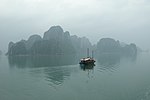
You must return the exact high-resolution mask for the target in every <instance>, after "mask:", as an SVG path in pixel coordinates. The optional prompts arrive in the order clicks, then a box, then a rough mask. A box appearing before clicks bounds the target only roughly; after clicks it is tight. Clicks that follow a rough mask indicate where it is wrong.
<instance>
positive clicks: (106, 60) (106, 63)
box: [97, 54, 120, 71]
mask: <svg viewBox="0 0 150 100" xmlns="http://www.w3.org/2000/svg"><path fill="white" fill-rule="evenodd" d="M97 61H98V65H99V66H98V67H99V71H115V69H116V68H117V67H118V64H119V62H120V55H117V54H103V55H99V56H98V57H97Z"/></svg>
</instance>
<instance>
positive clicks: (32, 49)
mask: <svg viewBox="0 0 150 100" xmlns="http://www.w3.org/2000/svg"><path fill="white" fill-rule="evenodd" d="M21 51H22V52H21ZM72 53H76V51H75V48H74V46H73V45H72V42H71V36H70V33H69V32H68V31H66V32H64V31H63V29H62V28H61V27H60V26H52V27H51V28H50V29H49V30H48V31H46V32H45V33H44V36H43V38H41V36H39V35H32V36H30V37H29V39H28V40H21V41H19V42H17V43H13V42H10V43H9V46H8V53H7V54H8V55H52V54H72Z"/></svg>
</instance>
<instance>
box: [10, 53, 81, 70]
mask: <svg viewBox="0 0 150 100" xmlns="http://www.w3.org/2000/svg"><path fill="white" fill-rule="evenodd" d="M8 61H9V65H10V67H14V66H15V67H18V68H26V67H29V68H32V67H34V68H35V67H50V66H64V65H73V64H77V63H78V59H77V56H76V55H52V56H10V57H8Z"/></svg>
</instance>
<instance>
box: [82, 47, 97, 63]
mask: <svg viewBox="0 0 150 100" xmlns="http://www.w3.org/2000/svg"><path fill="white" fill-rule="evenodd" d="M94 63H95V60H94V59H93V51H92V57H89V49H87V57H86V58H82V59H81V60H80V62H79V64H84V65H92V64H94Z"/></svg>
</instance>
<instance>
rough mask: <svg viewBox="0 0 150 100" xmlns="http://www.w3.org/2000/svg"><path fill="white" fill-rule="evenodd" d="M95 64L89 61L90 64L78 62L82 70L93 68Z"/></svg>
mask: <svg viewBox="0 0 150 100" xmlns="http://www.w3.org/2000/svg"><path fill="white" fill-rule="evenodd" d="M94 66H95V64H93V63H91V64H80V68H81V69H82V70H84V71H86V70H93V68H94Z"/></svg>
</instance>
